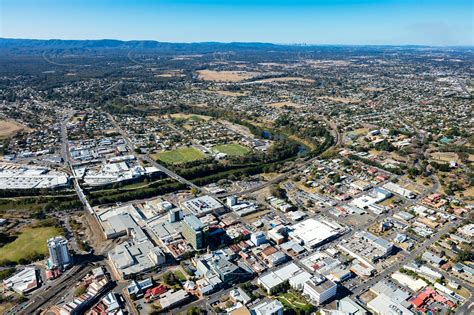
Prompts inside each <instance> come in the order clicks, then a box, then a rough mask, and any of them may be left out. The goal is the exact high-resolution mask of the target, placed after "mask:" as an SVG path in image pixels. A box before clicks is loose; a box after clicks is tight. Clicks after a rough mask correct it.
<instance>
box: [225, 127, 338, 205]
mask: <svg viewBox="0 0 474 315" xmlns="http://www.w3.org/2000/svg"><path fill="white" fill-rule="evenodd" d="M323 120H324V121H325V122H326V123H327V124H328V125H329V126H330V127H331V131H332V133H333V137H334V139H335V143H334V144H333V145H332V146H331V147H330V148H329V149H334V148H338V147H339V146H340V145H341V142H342V137H341V134H340V133H339V130H337V125H336V124H335V123H334V122H332V121H329V120H327V119H326V118H323ZM329 149H328V150H329ZM326 151H327V150H326ZM319 159H320V157H319V156H316V157H314V158H312V159H309V160H306V161H304V162H302V163H301V164H300V165H299V166H296V167H295V168H294V169H292V170H291V171H289V172H286V173H283V174H281V175H279V176H277V177H275V178H273V179H271V180H269V181H267V182H265V183H262V184H260V185H258V186H255V187H252V188H249V189H246V190H242V191H239V192H227V193H223V194H218V195H217V196H216V197H219V198H225V197H229V196H242V195H247V194H251V193H254V192H256V191H259V190H262V189H264V188H267V187H270V186H272V185H274V184H278V183H279V182H281V181H284V180H286V179H288V177H290V176H291V175H293V174H298V173H299V172H300V171H302V170H303V169H305V168H306V167H308V166H309V165H311V164H312V163H313V162H314V161H317V160H319Z"/></svg>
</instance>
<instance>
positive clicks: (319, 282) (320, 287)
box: [303, 275, 337, 305]
mask: <svg viewBox="0 0 474 315" xmlns="http://www.w3.org/2000/svg"><path fill="white" fill-rule="evenodd" d="M303 293H304V294H306V295H308V296H309V298H310V299H311V301H312V302H314V303H316V304H317V305H320V304H322V303H324V302H326V301H328V300H329V299H331V298H332V297H335V296H336V293H337V284H336V283H334V282H332V281H331V280H327V279H326V278H325V277H323V276H321V275H318V276H315V277H313V278H312V279H311V280H309V281H306V283H305V284H304V286H303Z"/></svg>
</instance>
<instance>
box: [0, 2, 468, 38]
mask: <svg viewBox="0 0 474 315" xmlns="http://www.w3.org/2000/svg"><path fill="white" fill-rule="evenodd" d="M473 3H474V1H472V0H470V1H465V0H444V1H441V0H398V1H395V0H363V1H354V0H352V1H351V0H312V1H310V0H293V1H291V0H253V1H252V0H240V1H238V0H227V1H225V0H221V1H210V0H194V1H193V0H174V1H172V0H165V1H160V0H154V1H153V0H135V1H132V0H0V37H9V38H39V39H50V38H60V39H101V38H114V39H123V40H132V39H152V40H159V41H169V42H201V41H220V42H231V41H245V42H253V41H260V42H273V43H308V44H426V45H474V35H473V32H474V31H473V27H474V26H473V24H474V22H473V21H474V5H473Z"/></svg>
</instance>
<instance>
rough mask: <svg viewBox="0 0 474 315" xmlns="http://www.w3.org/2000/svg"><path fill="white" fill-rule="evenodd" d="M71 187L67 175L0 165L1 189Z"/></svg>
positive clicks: (20, 165)
mask: <svg viewBox="0 0 474 315" xmlns="http://www.w3.org/2000/svg"><path fill="white" fill-rule="evenodd" d="M69 185H70V182H69V176H68V175H67V174H66V173H63V172H59V171H52V170H50V169H48V168H44V167H31V166H28V165H23V164H10V163H0V189H57V188H64V187H68V186H69Z"/></svg>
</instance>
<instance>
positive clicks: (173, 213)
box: [168, 208, 183, 223]
mask: <svg viewBox="0 0 474 315" xmlns="http://www.w3.org/2000/svg"><path fill="white" fill-rule="evenodd" d="M182 219H183V210H181V209H180V208H174V209H170V210H168V221H169V222H170V223H173V222H178V221H181V220H182Z"/></svg>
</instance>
